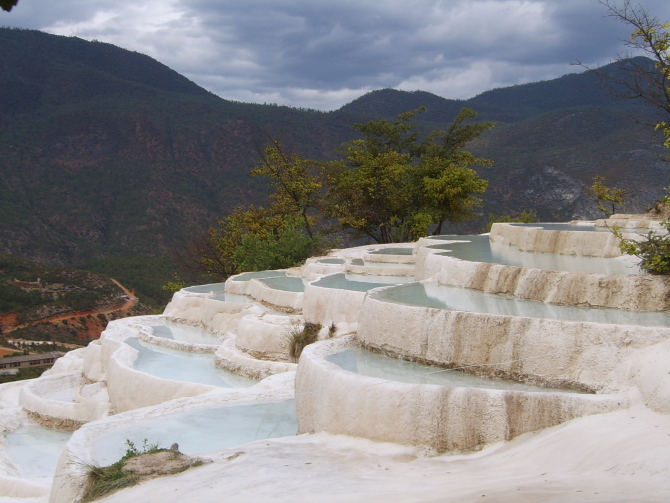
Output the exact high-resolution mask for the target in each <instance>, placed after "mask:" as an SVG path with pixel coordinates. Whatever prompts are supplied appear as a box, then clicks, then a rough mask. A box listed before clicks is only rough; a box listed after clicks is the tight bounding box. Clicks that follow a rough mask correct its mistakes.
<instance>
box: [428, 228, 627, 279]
mask: <svg viewBox="0 0 670 503" xmlns="http://www.w3.org/2000/svg"><path fill="white" fill-rule="evenodd" d="M457 238H458V239H462V240H465V239H467V240H468V241H465V242H458V243H445V244H438V245H432V246H429V248H430V249H434V250H448V251H445V252H444V253H443V254H444V255H449V256H450V257H455V258H458V259H461V260H468V261H470V262H486V263H491V264H503V265H512V266H517V267H532V268H536V269H545V270H551V271H569V272H578V273H597V274H640V268H639V267H637V266H636V265H634V264H632V263H630V262H627V261H624V260H621V259H618V258H600V257H581V256H577V255H559V254H556V253H533V252H525V251H520V250H519V249H518V248H517V247H516V246H508V245H502V244H498V243H491V242H490V241H489V237H488V236H481V235H479V236H459V237H457Z"/></svg>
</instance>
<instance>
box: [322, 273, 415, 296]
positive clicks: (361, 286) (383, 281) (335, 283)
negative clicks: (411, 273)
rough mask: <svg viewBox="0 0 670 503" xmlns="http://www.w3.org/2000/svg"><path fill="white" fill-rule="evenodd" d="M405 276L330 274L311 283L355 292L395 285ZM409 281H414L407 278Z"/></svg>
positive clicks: (404, 281)
mask: <svg viewBox="0 0 670 503" xmlns="http://www.w3.org/2000/svg"><path fill="white" fill-rule="evenodd" d="M407 281H408V278H407V277H406V276H368V275H363V274H343V273H339V274H331V275H330V276H325V277H323V278H321V279H320V280H318V281H315V282H314V283H312V284H313V285H314V286H319V287H322V288H336V289H339V290H353V291H355V292H367V291H368V290H372V289H373V288H379V287H380V286H390V285H397V284H399V283H406V282H407ZM409 281H414V279H413V278H409Z"/></svg>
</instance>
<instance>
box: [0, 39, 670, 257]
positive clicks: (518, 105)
mask: <svg viewBox="0 0 670 503" xmlns="http://www.w3.org/2000/svg"><path fill="white" fill-rule="evenodd" d="M0 47H2V51H3V56H2V58H0V114H2V120H1V121H0V252H8V253H13V254H16V255H20V256H24V257H29V258H31V259H37V260H40V261H43V262H49V263H63V264H81V263H83V262H86V261H91V260H93V259H95V260H97V262H96V264H97V267H98V269H99V268H100V267H102V266H101V265H100V264H101V262H100V260H104V259H108V260H112V259H114V260H116V259H115V258H116V257H137V256H157V257H160V256H166V255H168V254H169V253H170V250H171V249H174V248H178V247H181V246H183V245H184V243H185V242H187V241H188V239H189V236H191V235H192V233H193V232H194V231H197V230H198V229H203V228H206V227H207V226H208V225H209V224H211V223H212V222H213V221H214V220H215V218H216V217H217V216H220V215H224V214H226V213H228V212H229V211H231V210H232V209H233V208H235V207H236V206H238V205H240V204H249V203H262V202H263V200H264V198H265V196H266V194H267V186H266V185H265V183H264V182H263V180H260V179H255V178H251V177H250V176H249V171H250V170H251V169H252V168H253V167H254V165H255V163H256V160H257V156H258V149H259V147H262V146H263V145H264V142H265V140H266V139H267V134H270V135H273V136H275V137H279V138H281V139H282V141H283V142H284V143H285V145H286V146H287V147H288V148H290V149H292V150H294V151H298V152H300V153H302V154H303V155H304V156H305V157H310V158H318V159H332V158H336V157H337V154H336V153H335V148H336V147H337V146H338V145H339V144H340V143H341V142H342V141H344V140H348V139H352V138H354V137H355V131H353V130H352V129H351V125H352V124H353V123H354V122H357V121H358V122H361V121H366V120H368V119H369V118H373V117H380V116H383V117H394V116H395V115H397V114H398V113H400V112H404V111H407V110H409V109H413V108H417V107H419V106H426V107H428V112H426V113H425V114H422V115H421V116H419V118H418V119H419V120H418V121H417V123H418V124H419V125H420V127H425V128H430V129H434V128H440V129H444V128H446V127H447V125H448V124H449V123H450V122H451V120H453V118H454V116H455V115H456V113H457V112H458V110H459V109H460V107H462V106H469V107H472V108H474V109H475V110H476V111H478V112H479V113H480V118H481V119H485V120H494V121H496V126H495V127H494V128H493V130H492V131H490V132H488V133H486V134H485V135H484V136H483V137H482V138H481V139H479V140H478V141H477V142H476V143H475V144H473V145H472V150H473V151H475V152H476V153H477V154H480V155H482V156H485V157H488V158H490V159H492V160H493V161H494V162H495V165H494V167H493V168H483V169H482V171H481V175H482V176H483V177H484V178H485V179H488V180H489V181H490V185H489V190H488V191H487V194H486V195H485V199H486V201H485V207H484V209H483V211H484V213H488V212H495V213H501V212H517V211H520V210H522V209H535V210H536V211H537V213H538V215H539V216H540V218H541V219H548V220H549V219H550V220H565V219H571V218H573V217H576V216H590V215H595V213H594V211H593V210H594V208H593V206H592V205H591V204H590V203H588V202H587V201H586V200H585V198H584V197H583V195H582V187H583V185H584V184H585V183H586V184H588V183H590V180H591V178H592V177H593V176H594V175H595V174H596V173H602V174H604V175H605V177H606V183H608V184H611V185H619V186H628V187H630V188H632V189H633V201H634V202H635V203H636V204H637V206H638V207H639V206H643V205H646V204H650V203H651V202H652V201H653V200H654V199H655V198H657V197H659V196H660V195H661V194H662V187H664V186H667V185H670V172H669V171H668V167H670V165H668V164H667V163H665V162H663V161H662V156H663V155H665V152H664V149H663V146H662V140H661V137H660V134H658V133H657V132H655V131H653V128H651V127H649V126H648V125H644V124H639V123H636V122H635V118H634V115H637V116H640V117H642V118H643V119H644V120H647V121H650V122H653V121H654V118H653V117H652V116H651V112H650V110H648V109H645V108H644V107H642V106H641V105H639V104H638V105H633V104H632V103H629V102H618V101H614V100H612V99H611V97H610V96H609V94H608V93H607V92H606V91H604V90H603V89H602V88H601V87H599V85H598V79H597V77H596V76H594V75H592V74H589V73H584V74H574V75H567V76H564V77H561V78H559V79H555V80H552V81H547V82H539V83H533V84H525V85H521V86H514V87H510V88H505V89H496V90H492V91H489V92H486V93H483V94H481V95H479V96H477V97H475V98H472V99H470V100H465V101H462V100H448V99H445V98H441V97H439V96H436V95H433V94H430V93H426V92H422V91H416V92H403V91H396V90H390V89H386V90H380V91H375V92H372V93H369V94H366V95H365V96H362V97H360V98H359V99H357V100H355V101H353V102H352V103H349V104H348V105H345V106H344V107H342V108H341V109H340V110H337V111H334V112H329V113H325V112H317V111H313V110H301V109H294V108H288V107H283V106H275V105H255V104H246V103H238V102H231V101H227V100H224V99H221V98H219V97H217V96H215V95H213V94H211V93H209V92H207V91H206V90H204V89H202V88H200V87H198V86H197V85H196V84H194V83H193V82H190V81H189V80H187V79H186V78H184V77H182V76H180V75H179V74H177V73H176V72H174V71H173V70H171V69H169V68H167V67H166V66H164V65H162V64H160V63H159V62H157V61H155V60H153V59H151V58H149V57H147V56H144V55H142V54H138V53H135V52H130V51H127V50H124V49H120V48H118V47H115V46H112V45H110V44H105V43H100V42H87V41H84V40H81V39H78V38H74V37H60V36H54V35H48V34H45V33H40V32H36V31H29V30H13V29H5V28H3V29H0ZM481 225H482V222H475V223H472V224H470V228H469V229H467V230H477V229H478V228H480V227H481ZM462 229H465V228H463V227H462ZM103 268H104V267H103Z"/></svg>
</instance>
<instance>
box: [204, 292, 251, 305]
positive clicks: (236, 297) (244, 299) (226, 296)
mask: <svg viewBox="0 0 670 503" xmlns="http://www.w3.org/2000/svg"><path fill="white" fill-rule="evenodd" d="M212 299H214V300H220V301H221V302H237V303H239V304H248V303H250V302H253V301H254V300H253V299H252V298H251V297H249V296H247V295H240V294H237V293H217V294H214V295H212Z"/></svg>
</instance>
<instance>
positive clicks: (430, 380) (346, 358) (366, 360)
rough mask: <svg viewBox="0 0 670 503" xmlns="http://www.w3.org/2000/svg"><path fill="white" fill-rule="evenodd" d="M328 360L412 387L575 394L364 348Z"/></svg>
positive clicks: (367, 374) (352, 370)
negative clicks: (430, 385) (436, 385)
mask: <svg viewBox="0 0 670 503" xmlns="http://www.w3.org/2000/svg"><path fill="white" fill-rule="evenodd" d="M325 359H326V360H327V361H329V362H332V363H334V364H335V365H338V366H339V367H342V368H343V369H344V370H348V371H349V372H355V373H357V374H361V375H365V376H369V377H378V378H380V379H388V380H389V381H400V382H406V383H412V384H438V385H440V386H455V387H463V388H486V389H502V390H512V391H530V392H536V393H539V392H543V393H546V392H550V391H561V392H569V393H574V392H575V391H573V390H565V389H555V388H544V387H541V386H533V385H531V384H524V383H521V382H517V381H507V380H503V379H486V378H484V377H476V376H473V375H470V374H466V373H464V372H460V371H457V370H447V369H444V368H440V367H434V366H429V365H422V364H420V363H416V362H408V361H404V360H398V359H396V358H391V357H389V356H384V355H380V354H377V353H372V352H370V351H365V350H364V349H347V350H345V351H341V352H339V353H334V354H332V355H328V356H326V357H325Z"/></svg>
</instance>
